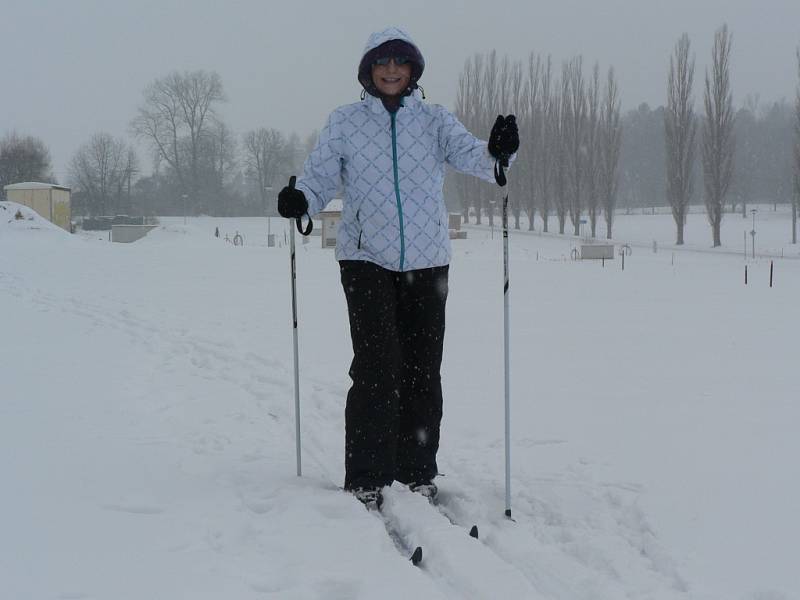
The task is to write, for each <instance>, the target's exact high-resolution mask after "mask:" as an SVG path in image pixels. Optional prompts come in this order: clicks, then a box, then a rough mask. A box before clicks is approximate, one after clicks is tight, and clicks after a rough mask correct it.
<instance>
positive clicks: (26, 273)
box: [0, 203, 800, 600]
mask: <svg viewBox="0 0 800 600" xmlns="http://www.w3.org/2000/svg"><path fill="white" fill-rule="evenodd" d="M18 208H19V207H18V206H17V205H12V204H10V203H0V481H2V491H3V493H2V495H0V598H2V599H4V600H5V599H6V598H7V599H9V600H28V599H30V600H43V599H53V600H67V599H69V600H76V599H87V600H101V599H102V600H105V599H114V600H117V599H125V600H142V599H169V600H173V599H184V598H186V599H188V598H191V599H193V600H202V599H220V598H230V599H237V600H239V599H254V600H255V599H263V600H267V599H280V600H284V599H291V600H294V599H297V600H301V599H302V600H305V599H326V600H327V599H341V600H344V599H351V598H364V599H373V598H382V599H383V598H387V599H388V598H391V599H395V598H397V599H401V598H403V599H404V598H408V597H413V598H425V599H439V598H447V599H461V598H464V599H472V598H475V599H486V598H492V599H493V598H526V599H527V598H530V599H532V600H536V599H559V600H590V599H591V600H596V599H604V600H605V599H608V600H618V599H659V600H660V599H664V600H667V599H669V600H673V599H687V598H693V599H700V600H708V599H720V600H790V599H798V598H800V571H798V569H797V556H798V551H797V545H798V542H800V519H798V516H797V507H798V506H800V482H798V475H797V474H798V468H797V456H798V455H800V437H798V435H797V431H798V425H800V403H798V400H797V398H798V394H797V390H798V387H800V373H799V372H798V369H797V346H798V341H799V340H800V337H799V333H800V327H798V300H800V260H797V258H798V256H800V253H798V250H797V247H795V246H792V245H791V244H789V243H788V242H789V233H790V229H789V215H788V214H787V213H786V212H785V211H779V212H776V213H772V212H771V211H770V210H769V208H770V207H761V208H762V210H761V211H760V212H759V213H758V214H757V215H756V228H757V230H758V232H759V233H758V236H757V238H756V245H757V247H756V250H757V252H758V253H760V254H763V253H771V254H773V255H775V256H780V255H781V253H783V256H784V257H785V258H783V259H781V258H776V259H775V262H774V265H775V266H774V268H775V285H774V287H773V288H770V287H769V265H770V259H769V258H764V257H760V258H756V259H755V260H753V259H748V261H747V263H745V259H744V257H743V255H742V253H743V250H742V244H743V240H742V238H743V231H749V229H751V227H752V219H751V218H750V217H748V219H742V218H741V216H736V215H726V216H725V220H724V228H723V242H724V244H725V247H723V248H722V249H717V250H713V251H711V249H710V248H709V246H710V243H709V242H710V233H709V231H708V226H707V224H706V221H705V217H704V215H702V214H693V215H690V217H689V224H688V228H687V244H688V248H686V249H682V250H680V251H678V250H674V249H673V248H672V247H670V243H671V241H672V236H673V235H674V232H673V226H672V224H671V223H672V222H671V217H670V216H669V215H641V214H639V215H620V216H619V218H618V221H617V225H616V230H615V232H616V235H617V241H618V242H620V243H622V242H630V243H631V244H632V246H633V253H632V255H631V256H629V257H627V258H626V263H625V270H624V271H623V270H622V269H621V264H620V260H619V257H617V258H616V259H615V260H613V261H608V262H606V264H605V266H602V265H601V263H600V262H595V261H585V262H580V261H572V260H570V259H569V257H570V254H571V250H572V248H573V247H574V246H575V245H576V244H577V243H578V241H577V240H575V239H574V238H565V237H561V236H555V235H546V236H545V235H539V234H537V233H533V234H531V233H527V232H513V231H512V234H511V293H512V298H511V303H512V304H511V310H512V315H511V318H512V341H511V345H512V380H513V383H512V387H513V390H512V403H513V407H512V411H513V413H512V416H513V423H512V436H513V445H512V460H513V479H512V492H513V497H512V507H513V512H514V518H515V520H516V521H515V522H513V523H512V522H509V521H507V520H506V519H505V518H504V517H503V514H502V513H503V508H504V499H503V496H504V474H503V351H502V347H503V346H502V338H503V333H502V331H503V330H502V318H503V311H502V294H501V289H502V283H501V278H502V262H501V261H502V258H501V257H502V248H501V237H500V235H499V232H498V230H495V232H494V239H491V238H492V235H491V232H490V230H489V228H488V227H486V226H483V227H480V228H479V227H469V228H468V239H467V240H459V241H454V242H453V244H454V258H453V263H452V267H451V279H450V297H449V302H448V333H447V339H446V343H445V358H444V365H443V380H444V392H445V415H444V421H443V429H442V445H441V450H440V454H439V457H440V461H439V466H440V469H441V470H442V472H443V473H444V476H442V477H440V478H439V479H438V482H439V484H440V487H441V499H442V502H441V504H442V511H443V512H444V513H446V516H445V515H443V514H441V513H440V512H438V511H437V510H436V509H435V508H433V507H430V506H428V505H427V503H426V502H425V501H424V500H423V499H421V498H419V497H418V496H412V495H411V494H410V493H409V492H408V491H407V490H405V489H403V488H402V486H398V485H396V486H395V487H393V488H392V489H391V490H387V491H386V498H387V499H386V509H385V510H386V512H387V514H389V515H391V516H392V519H393V521H394V522H395V523H396V524H397V530H398V533H399V534H400V536H401V538H403V541H404V543H405V544H408V545H416V544H421V545H423V546H424V548H425V560H424V562H423V564H422V567H421V568H416V567H413V566H412V565H411V564H410V563H409V562H408V560H407V557H406V556H404V555H403V554H401V553H400V552H399V551H398V549H397V548H396V546H395V544H394V543H393V541H392V540H391V539H390V537H389V536H388V535H387V533H386V530H385V527H384V525H383V523H382V521H381V520H380V519H378V518H376V517H375V516H374V515H372V514H370V513H368V512H367V511H366V510H364V509H363V508H362V507H361V506H360V505H359V504H358V503H357V502H356V501H354V500H353V499H352V498H351V497H350V496H349V495H347V494H345V493H343V492H341V491H340V490H339V489H338V488H339V486H340V485H341V483H342V479H343V456H342V453H343V436H344V434H343V430H344V397H345V394H346V391H347V389H348V385H349V380H348V377H347V369H348V366H349V361H350V358H351V354H350V347H349V344H350V341H349V333H348V324H347V316H346V308H345V302H344V296H343V294H342V292H341V288H340V285H339V281H338V269H337V266H336V263H335V261H334V259H333V252H332V251H331V250H323V249H321V248H320V238H319V237H313V238H311V241H310V243H308V244H300V243H299V240H298V294H299V312H300V354H301V362H302V367H301V402H302V431H303V470H304V473H303V475H304V476H303V477H302V478H297V477H296V476H295V454H294V400H293V392H292V352H291V348H292V335H291V325H290V292H289V278H288V267H289V264H288V262H289V261H288V253H287V249H286V247H285V246H283V239H284V222H283V221H282V220H280V219H273V220H272V222H271V229H272V231H273V232H274V233H277V237H278V241H279V243H280V247H274V248H268V247H267V245H266V229H267V224H266V221H265V220H264V219H213V218H196V219H189V220H188V224H187V225H184V224H183V219H182V218H174V219H162V226H161V227H160V228H159V229H156V230H154V231H153V232H152V233H151V234H150V235H149V236H148V237H147V238H145V239H143V240H140V241H138V242H136V243H133V244H111V243H109V242H108V241H107V234H102V233H100V234H90V233H80V234H77V235H74V236H70V235H68V234H66V233H64V232H63V231H61V230H58V229H56V228H54V227H52V226H50V225H49V224H48V223H45V222H43V221H42V220H41V219H38V218H34V217H33V215H32V213H31V212H30V211H27V209H24V208H22V209H21V210H22V211H23V212H24V213H25V215H26V216H31V218H32V219H33V220H27V219H23V220H15V219H13V214H14V213H15V212H16V210H17V209H18ZM554 223H555V220H554V221H552V222H551V227H554ZM217 226H218V227H219V228H220V232H221V233H222V238H220V239H216V238H214V237H213V231H214V228H215V227H217ZM539 227H540V225H539V224H538V223H537V228H539ZM236 231H239V232H240V233H241V235H242V236H243V237H244V242H245V245H244V246H243V247H235V246H234V245H233V244H230V243H226V241H225V240H224V237H225V236H226V235H228V236H229V237H230V238H232V237H233V235H234V233H235V232H236ZM603 231H604V229H603ZM653 240H657V242H658V252H657V253H654V252H653V251H652V248H651V246H652V241H653ZM745 264H748V265H749V275H750V284H749V285H748V286H745V285H744V281H743V279H744V266H745ZM451 521H452V522H454V523H456V525H453V524H451ZM472 524H477V525H478V527H479V529H480V533H481V540H480V541H476V540H473V539H471V538H469V537H468V536H467V534H466V528H468V527H469V526H471V525H472Z"/></svg>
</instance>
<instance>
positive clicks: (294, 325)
mask: <svg viewBox="0 0 800 600" xmlns="http://www.w3.org/2000/svg"><path fill="white" fill-rule="evenodd" d="M296 181H297V177H295V176H294V175H292V176H291V177H290V178H289V187H290V188H291V189H294V185H295V182H296ZM295 223H296V225H297V230H298V231H299V232H300V234H301V235H309V234H310V233H311V230H312V229H313V227H314V223H313V222H312V221H311V217H309V219H308V227H307V228H306V230H305V231H303V224H302V221H301V219H300V217H298V218H297V219H295ZM289 269H290V272H291V284H292V336H293V338H294V339H293V341H294V427H295V446H296V450H297V476H298V477H301V476H302V473H303V471H302V466H301V460H300V360H299V352H298V349H297V285H296V281H297V266H296V261H295V250H294V228H292V227H289Z"/></svg>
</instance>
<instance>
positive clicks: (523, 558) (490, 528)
mask: <svg viewBox="0 0 800 600" xmlns="http://www.w3.org/2000/svg"><path fill="white" fill-rule="evenodd" d="M9 287H10V290H9V291H11V292H12V293H14V295H16V296H17V297H19V298H24V299H25V300H26V301H28V302H31V303H32V304H33V305H35V306H36V307H37V310H42V311H61V312H64V313H67V314H70V315H73V316H75V317H79V318H81V319H83V320H85V321H86V322H87V323H88V325H89V326H90V327H91V328H97V329H104V330H108V329H111V330H117V331H119V332H121V333H122V334H123V335H125V336H126V337H127V338H128V339H129V340H130V341H131V342H133V343H136V344H139V345H141V346H142V347H144V348H145V349H146V350H147V351H148V352H151V353H153V354H157V355H163V356H168V357H170V358H169V360H168V361H167V363H166V364H164V365H163V368H164V370H165V371H166V372H170V371H178V370H182V369H185V368H186V364H187V363H188V364H189V365H191V368H192V369H193V371H194V375H195V376H197V377H200V378H203V379H206V380H210V381H213V380H223V381H227V382H230V383H233V384H235V385H237V386H238V387H239V388H241V390H242V391H243V392H245V394H246V396H247V397H249V399H250V401H252V402H253V403H254V405H255V407H256V408H258V409H263V407H264V401H265V399H266V398H267V397H270V396H273V395H275V396H284V397H287V398H289V397H290V396H291V395H292V394H293V389H292V386H291V385H289V384H288V383H287V382H288V381H290V378H289V377H288V375H289V373H288V372H287V369H286V367H285V366H284V365H282V364H280V363H279V362H278V361H274V360H269V359H267V358H264V357H262V356H259V355H257V354H255V353H253V352H247V353H245V354H243V355H241V354H239V353H237V351H236V348H235V347H234V346H232V345H230V344H220V343H219V342H217V341H216V340H214V339H213V338H205V337H203V336H199V335H197V334H194V333H191V332H189V331H187V330H186V329H184V328H181V327H178V328H175V329H165V328H164V327H163V326H159V325H158V324H156V323H151V322H148V320H147V319H146V318H144V317H141V316H139V315H137V314H136V313H135V308H133V307H130V306H129V307H123V308H120V309H119V310H117V311H109V310H108V309H107V308H106V306H107V305H106V304H105V303H99V302H94V303H87V302H86V301H85V300H82V299H77V298H69V297H67V298H61V297H58V296H56V295H54V294H52V293H48V292H45V291H43V290H41V289H26V288H24V287H23V284H22V283H21V282H20V281H18V280H17V281H13V282H12V285H11V286H9ZM265 369H267V370H268V372H269V374H268V375H264V374H263V373H264V371H265ZM303 383H304V384H305V385H306V386H308V387H309V388H310V394H306V395H307V396H308V398H309V400H310V401H311V403H312V405H313V406H312V408H311V409H310V410H308V409H306V410H305V411H304V418H305V419H308V420H309V421H310V422H311V423H310V425H309V424H306V425H305V426H304V435H303V451H304V458H305V460H306V461H310V462H311V463H312V464H313V465H314V466H315V468H316V470H317V475H322V476H323V477H324V478H325V479H326V481H327V482H328V486H329V488H330V489H335V488H336V483H335V479H336V473H337V472H338V471H339V470H340V468H341V467H340V462H339V460H330V459H328V458H326V457H327V456H328V455H329V449H327V448H326V444H325V443H324V439H330V437H331V436H328V435H326V436H317V435H315V432H317V431H325V430H326V429H330V425H328V424H329V423H332V422H333V423H336V422H338V420H339V416H340V412H341V411H342V407H343V405H342V402H341V400H340V399H341V398H342V397H343V396H344V392H345V390H342V389H340V388H338V387H336V386H334V385H332V384H330V383H326V382H323V381H319V380H313V379H312V380H305V381H304V382H303ZM282 406H289V404H288V403H284V404H283V405H282ZM273 410H274V407H273ZM270 414H271V416H272V418H273V419H274V420H275V421H276V423H277V425H279V427H278V431H280V433H281V434H282V436H283V437H284V438H285V440H286V441H287V443H288V442H290V440H291V441H293V434H294V432H293V429H292V426H293V419H294V416H293V414H292V413H291V412H290V411H289V410H284V411H283V412H282V413H279V414H275V413H274V412H273V413H270ZM238 416H239V417H241V418H244V415H242V414H238ZM227 418H231V415H228V417H227ZM205 426H206V427H204V431H205V432H204V433H202V434H197V436H196V437H195V438H194V439H193V440H192V450H193V451H194V452H195V453H196V454H198V455H206V454H214V453H221V452H225V451H226V450H227V449H228V447H229V446H230V444H231V440H230V439H229V438H228V437H227V436H225V435H223V434H221V433H218V432H221V431H225V430H227V428H226V427H225V426H224V419H220V420H216V421H210V422H207V423H205ZM332 433H333V432H332ZM333 435H335V433H334V434H333ZM323 438H324V439H323ZM136 443H137V444H143V445H151V444H162V443H166V442H165V440H163V439H144V438H142V439H138V440H136ZM563 443H565V440H532V439H523V440H522V441H521V442H520V445H521V446H523V447H524V446H529V447H536V446H541V445H558V444H563ZM261 458H263V457H262V456H259V455H257V454H256V455H251V456H241V457H239V460H240V462H241V463H242V464H246V463H248V462H251V461H256V460H259V459H261ZM475 464H476V463H468V466H465V467H462V466H461V465H457V464H447V465H446V468H445V469H444V470H445V471H446V472H448V473H449V474H450V477H449V478H448V477H445V478H441V481H442V483H441V489H442V491H441V508H442V512H443V513H444V514H445V515H446V517H447V518H445V517H443V516H442V515H437V514H436V512H437V511H436V510H435V509H433V508H432V507H426V506H420V505H417V507H416V508H413V504H412V508H410V509H409V508H408V507H405V508H403V505H404V502H403V495H404V494H403V493H402V492H399V493H396V492H395V491H394V490H393V491H391V492H389V493H388V494H387V503H386V507H385V508H384V510H385V511H386V512H387V514H389V515H390V517H392V518H393V519H395V520H396V521H397V523H396V526H397V527H398V530H399V531H400V534H401V535H402V536H403V538H404V541H405V543H406V545H407V546H408V547H411V548H413V547H414V546H416V545H419V544H422V545H423V549H424V552H425V557H426V558H425V561H424V565H425V566H424V567H423V569H422V571H423V572H424V573H425V574H426V575H428V576H430V577H431V579H432V580H433V581H434V582H435V583H436V585H437V586H438V587H439V589H440V590H441V591H442V592H443V593H444V594H445V596H446V597H449V598H485V597H488V594H489V593H490V591H491V590H490V586H491V582H493V581H496V579H497V577H498V576H500V577H503V579H504V580H505V581H506V584H507V585H508V586H510V588H511V589H517V590H519V593H518V594H517V595H516V596H515V597H520V598H522V597H529V598H535V597H537V596H538V595H539V594H540V593H541V594H542V597H548V596H551V595H552V596H556V597H572V598H575V599H576V600H582V599H584V598H585V599H587V600H588V599H589V598H596V597H598V592H599V591H600V590H602V589H605V590H606V592H605V593H600V596H599V597H609V598H610V597H620V598H622V597H630V598H638V597H642V595H641V594H643V593H644V594H646V593H649V592H650V591H652V590H640V591H638V592H633V593H632V595H631V594H629V593H626V592H625V591H624V586H623V585H621V583H618V584H615V582H621V581H622V580H623V579H624V577H625V574H624V573H619V572H618V571H617V570H616V569H615V568H614V566H613V565H611V564H610V563H609V562H608V561H607V560H605V559H604V557H603V555H604V548H603V543H607V542H608V539H603V538H602V537H601V536H602V534H603V529H602V528H601V527H597V528H596V530H595V531H592V527H593V524H592V523H590V522H585V523H579V524H578V525H579V526H580V527H581V528H583V529H585V532H584V533H585V534H586V536H587V537H597V538H598V543H597V544H596V545H595V544H592V543H589V544H587V541H586V539H573V538H572V537H571V533H570V532H571V531H573V527H571V526H568V525H572V524H569V523H565V522H563V521H564V517H563V515H560V514H559V512H558V510H557V508H555V507H554V506H552V505H547V504H545V503H543V502H542V501H541V500H539V499H537V498H536V497H530V496H528V495H526V494H524V493H518V494H516V496H515V498H514V502H513V505H514V507H515V510H514V518H515V521H516V523H513V524H512V523H507V522H504V517H502V516H500V517H497V518H494V517H493V516H491V512H492V511H493V510H494V511H495V512H497V507H500V506H502V498H500V497H499V492H500V491H501V490H502V486H501V485H500V484H499V483H498V484H497V486H496V487H494V488H492V489H491V490H487V489H486V481H487V480H489V481H491V480H492V479H494V477H493V475H492V474H490V473H487V472H481V473H477V474H476V473H475V470H474V467H475ZM234 479H235V480H236V478H234ZM451 480H453V481H458V482H459V484H451ZM515 483H516V486H515V487H518V488H519V489H523V490H527V489H537V488H541V487H542V486H543V485H544V484H545V483H546V484H547V485H549V486H559V485H563V486H572V487H575V488H576V489H578V490H580V491H581V492H582V493H583V494H589V495H590V494H591V493H592V492H593V490H594V489H595V488H594V487H592V486H591V485H590V484H589V483H588V482H587V481H585V480H584V479H582V478H580V477H578V476H577V475H576V476H575V477H574V479H573V480H568V479H566V478H564V477H558V478H553V479H551V480H550V481H548V482H545V481H543V480H542V479H541V478H533V479H530V480H524V479H523V480H520V479H519V478H518V479H517V481H516V482H515ZM236 486H237V490H238V492H237V493H238V494H239V498H240V501H241V503H242V505H243V506H245V507H246V508H247V510H249V511H250V512H252V513H253V514H254V515H257V516H259V515H266V514H268V513H270V511H271V510H272V506H273V503H272V502H271V498H270V497H269V496H263V495H259V493H255V494H254V493H252V490H250V491H248V490H247V486H248V480H247V478H241V477H240V478H239V479H238V480H236ZM602 486H604V487H609V488H612V489H614V488H616V489H620V490H622V491H633V492H634V493H635V492H636V491H637V488H636V486H630V485H626V484H609V483H604V484H602ZM631 488H632V489H631ZM467 490H469V491H467ZM405 495H408V494H405ZM412 500H416V499H412ZM420 500H421V499H420ZM592 501H594V502H599V503H601V504H603V505H604V508H605V509H611V510H612V512H613V513H615V514H616V515H617V518H616V521H615V522H614V523H611V524H606V526H607V533H609V534H612V533H613V530H614V528H616V530H617V533H619V532H622V533H623V535H624V536H625V539H626V540H627V541H628V543H629V544H630V548H629V553H630V554H631V555H632V556H640V557H641V560H640V562H642V563H644V565H643V566H644V567H645V568H646V569H649V570H650V571H652V573H653V575H654V577H657V578H658V577H660V578H663V579H666V580H668V585H669V586H670V587H672V588H674V589H675V590H676V591H677V592H686V591H687V589H686V585H685V583H684V582H683V581H682V580H681V579H680V576H679V575H677V573H676V572H675V570H674V568H673V567H672V566H671V565H670V564H669V561H668V559H666V558H664V557H662V556H660V552H659V550H658V544H657V541H656V540H655V539H654V538H653V536H652V532H650V530H649V528H648V527H647V524H646V522H645V521H644V517H643V515H641V513H640V512H638V511H636V510H635V509H634V508H632V507H630V506H628V505H626V504H625V502H624V499H623V498H622V497H621V496H620V495H619V494H615V493H612V492H609V493H607V494H605V495H604V496H603V497H601V498H594V499H592ZM423 503H424V504H426V505H427V501H424V500H423ZM102 508H104V509H105V510H109V511H115V512H122V513H129V514H136V515H157V514H160V513H163V512H164V511H165V510H166V508H164V507H161V506H158V505H149V504H137V503H126V502H123V503H120V504H104V505H103V506H102ZM327 516H328V517H330V518H336V516H337V515H336V514H328V515H327ZM365 518H367V517H366V516H365ZM448 519H449V520H448ZM475 523H477V524H478V525H479V529H480V532H481V541H476V540H473V539H472V538H469V537H468V535H467V532H468V530H469V527H471V525H472V524H475ZM562 525H563V526H562ZM548 537H549V538H551V540H550V541H551V543H554V544H555V545H556V546H557V547H559V549H560V551H561V552H563V553H564V554H565V555H566V556H568V557H569V558H571V559H574V560H575V561H576V562H577V563H578V564H581V565H582V566H583V567H584V573H583V574H582V575H581V576H579V577H576V576H575V574H574V573H573V572H572V571H573V570H574V562H571V561H570V562H569V563H565V564H564V565H563V566H562V567H559V564H558V562H559V561H558V560H557V557H555V556H552V552H551V549H550V547H549V545H547V544H543V543H542V542H541V541H542V540H543V539H547V538H548ZM206 542H207V544H208V545H209V547H211V548H212V549H214V550H215V551H217V552H222V551H223V550H224V548H225V543H224V541H223V535H222V533H220V532H209V534H208V535H207V536H206ZM544 562H548V563H551V566H552V570H551V569H542V564H543V563H544ZM464 565H469V568H468V569H465V568H464ZM543 572H552V573H553V575H552V577H548V578H544V577H543V576H542V573H543ZM571 580H574V581H576V583H575V584H574V586H570V587H565V582H567V581H571ZM659 583H662V584H663V582H659ZM252 588H253V590H254V591H257V592H259V593H278V592H279V590H278V589H276V588H275V587H274V586H271V585H263V584H253V586H252ZM653 589H659V587H658V586H657V585H654V587H653ZM270 590H272V591H270ZM335 590H339V592H336V591H335ZM537 590H538V591H537ZM352 593H353V589H351V588H350V587H348V585H347V583H346V582H339V584H334V585H333V586H332V591H331V595H330V596H329V597H331V598H338V597H341V598H348V597H352V596H350V594H352Z"/></svg>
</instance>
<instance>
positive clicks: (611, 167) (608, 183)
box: [592, 68, 622, 240]
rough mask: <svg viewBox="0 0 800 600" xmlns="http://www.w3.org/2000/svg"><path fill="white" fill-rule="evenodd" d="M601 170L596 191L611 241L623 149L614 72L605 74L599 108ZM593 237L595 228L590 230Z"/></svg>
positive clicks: (612, 70) (611, 70)
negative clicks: (601, 102) (597, 191)
mask: <svg viewBox="0 0 800 600" xmlns="http://www.w3.org/2000/svg"><path fill="white" fill-rule="evenodd" d="M599 129H600V133H599V138H600V143H599V145H600V169H599V188H600V196H601V199H602V202H603V212H604V214H605V219H606V238H607V239H609V240H610V239H611V237H612V234H611V228H612V226H613V224H614V210H615V208H616V204H617V182H618V169H619V155H620V149H621V147H622V122H621V119H620V100H619V88H618V86H617V81H616V78H615V77H614V69H613V68H610V69H609V70H608V77H607V79H606V87H605V94H604V96H603V104H602V106H601V108H600V126H599ZM592 235H594V226H592Z"/></svg>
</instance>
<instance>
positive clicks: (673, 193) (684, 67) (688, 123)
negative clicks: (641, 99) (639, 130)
mask: <svg viewBox="0 0 800 600" xmlns="http://www.w3.org/2000/svg"><path fill="white" fill-rule="evenodd" d="M689 49H690V41H689V36H688V35H687V34H685V33H684V34H683V35H682V36H681V38H680V39H679V40H678V43H677V44H676V45H675V51H674V54H673V56H671V57H670V59H669V76H668V78H667V108H666V110H665V111H664V134H665V140H666V156H667V165H666V166H667V200H668V201H669V204H670V207H671V208H672V218H673V219H675V226H676V228H677V240H676V242H675V243H676V244H677V245H679V246H680V245H683V242H684V239H683V228H684V225H685V223H686V213H687V211H688V209H689V203H690V201H691V197H692V180H693V178H692V175H693V171H694V158H695V134H696V132H697V119H696V118H695V115H694V99H693V98H692V84H693V82H694V56H691V57H690V56H689Z"/></svg>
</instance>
